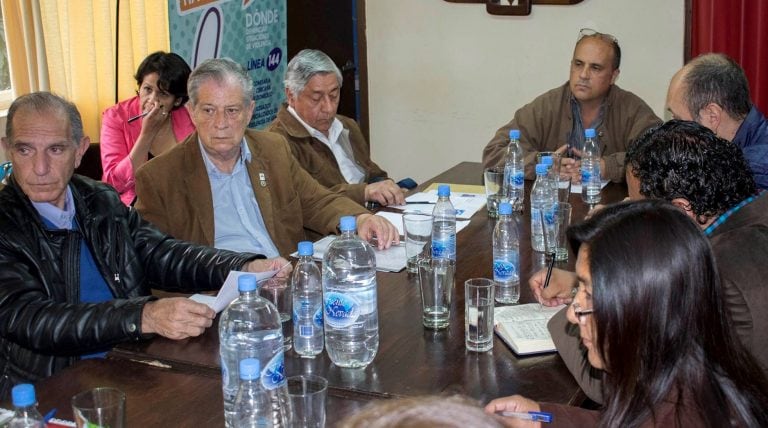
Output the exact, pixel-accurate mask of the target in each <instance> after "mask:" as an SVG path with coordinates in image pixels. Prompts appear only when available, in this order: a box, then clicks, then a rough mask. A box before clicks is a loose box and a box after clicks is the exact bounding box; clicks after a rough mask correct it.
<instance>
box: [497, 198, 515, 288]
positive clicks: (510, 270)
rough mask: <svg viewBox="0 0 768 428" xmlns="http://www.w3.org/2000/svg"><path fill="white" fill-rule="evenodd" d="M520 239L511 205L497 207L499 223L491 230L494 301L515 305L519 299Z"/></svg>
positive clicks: (504, 204) (503, 203)
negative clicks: (494, 286) (494, 287)
mask: <svg viewBox="0 0 768 428" xmlns="http://www.w3.org/2000/svg"><path fill="white" fill-rule="evenodd" d="M519 267H520V239H519V235H518V228H517V220H516V219H515V218H514V217H513V215H512V205H510V204H509V203H508V202H502V203H501V204H500V205H499V221H498V222H497V223H496V226H495V227H494V229H493V280H494V281H495V282H496V301H497V302H499V303H517V301H518V300H519V299H520V271H519Z"/></svg>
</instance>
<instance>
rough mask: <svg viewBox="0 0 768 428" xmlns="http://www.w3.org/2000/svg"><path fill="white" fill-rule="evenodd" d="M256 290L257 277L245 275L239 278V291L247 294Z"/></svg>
mask: <svg viewBox="0 0 768 428" xmlns="http://www.w3.org/2000/svg"><path fill="white" fill-rule="evenodd" d="M255 289H256V275H251V274H245V275H240V276H238V277H237V291H239V292H241V293H246V292H248V291H253V290H255Z"/></svg>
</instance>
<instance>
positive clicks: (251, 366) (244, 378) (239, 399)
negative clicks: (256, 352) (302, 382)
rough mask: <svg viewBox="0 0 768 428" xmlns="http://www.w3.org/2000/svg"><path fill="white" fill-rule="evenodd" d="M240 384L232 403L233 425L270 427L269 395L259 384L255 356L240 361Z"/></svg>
mask: <svg viewBox="0 0 768 428" xmlns="http://www.w3.org/2000/svg"><path fill="white" fill-rule="evenodd" d="M239 368H240V386H239V388H238V389H237V395H236V396H235V404H234V409H235V410H234V416H233V420H234V426H236V427H237V428H258V427H271V426H274V424H273V423H272V410H271V409H270V406H271V404H270V397H269V394H267V391H266V390H265V389H264V388H263V387H262V386H261V364H260V363H259V360H257V359H255V358H244V359H243V360H241V361H240V366H239Z"/></svg>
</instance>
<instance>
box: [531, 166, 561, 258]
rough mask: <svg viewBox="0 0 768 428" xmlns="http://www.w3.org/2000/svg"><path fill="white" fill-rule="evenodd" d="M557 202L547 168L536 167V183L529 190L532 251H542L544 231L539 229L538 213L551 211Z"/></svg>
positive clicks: (555, 191) (555, 192) (555, 190)
mask: <svg viewBox="0 0 768 428" xmlns="http://www.w3.org/2000/svg"><path fill="white" fill-rule="evenodd" d="M555 202H557V189H554V190H553V188H552V183H551V182H550V180H549V177H548V176H547V166H546V165H544V164H543V163H540V164H538V165H536V182H534V183H533V187H532V188H531V245H532V246H533V251H544V231H543V229H542V227H541V219H540V218H539V215H540V214H539V212H540V211H541V210H547V209H552V205H554V204H555Z"/></svg>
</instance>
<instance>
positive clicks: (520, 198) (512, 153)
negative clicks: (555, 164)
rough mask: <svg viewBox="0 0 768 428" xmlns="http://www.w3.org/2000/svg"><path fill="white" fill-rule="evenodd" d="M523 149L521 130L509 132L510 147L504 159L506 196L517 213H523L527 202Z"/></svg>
mask: <svg viewBox="0 0 768 428" xmlns="http://www.w3.org/2000/svg"><path fill="white" fill-rule="evenodd" d="M524 165H525V163H524V162H523V149H522V148H521V147H520V130H519V129H510V130H509V147H508V148H507V157H506V159H504V186H505V191H504V195H505V196H506V197H508V198H509V200H510V201H511V202H512V203H513V204H514V207H513V208H515V211H522V209H523V203H524V202H525V191H524V186H525V175H524V172H525V171H524V169H523V167H524Z"/></svg>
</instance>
